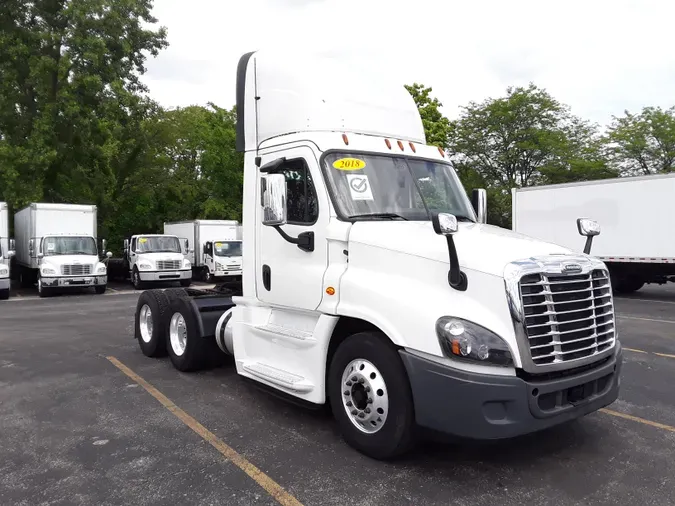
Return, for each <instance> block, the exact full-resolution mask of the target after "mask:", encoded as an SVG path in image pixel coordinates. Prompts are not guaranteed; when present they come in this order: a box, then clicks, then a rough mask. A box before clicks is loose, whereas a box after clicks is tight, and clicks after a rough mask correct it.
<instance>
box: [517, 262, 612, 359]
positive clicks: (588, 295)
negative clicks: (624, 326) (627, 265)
mask: <svg viewBox="0 0 675 506" xmlns="http://www.w3.org/2000/svg"><path fill="white" fill-rule="evenodd" d="M519 288H520V297H521V303H522V308H523V311H524V317H525V332H526V335H527V338H528V344H529V348H530V354H531V357H532V361H533V363H534V364H535V365H539V366H543V365H548V364H553V363H559V362H568V361H572V360H577V359H583V358H586V357H589V356H592V355H594V354H596V353H600V352H603V351H605V350H608V349H609V348H611V347H612V346H613V345H614V340H615V337H616V336H615V325H614V307H613V301H612V292H611V287H610V282H609V276H608V274H607V272H606V271H604V270H601V269H595V270H592V271H590V272H588V273H587V274H575V275H565V274H544V273H537V274H527V275H525V276H523V277H522V278H521V279H520V284H519Z"/></svg>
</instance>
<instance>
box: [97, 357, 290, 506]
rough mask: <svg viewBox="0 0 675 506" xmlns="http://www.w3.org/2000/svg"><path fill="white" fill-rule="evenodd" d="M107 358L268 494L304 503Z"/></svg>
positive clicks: (286, 503) (279, 499) (287, 502)
mask: <svg viewBox="0 0 675 506" xmlns="http://www.w3.org/2000/svg"><path fill="white" fill-rule="evenodd" d="M107 358H108V360H109V361H110V362H111V363H112V364H113V365H114V366H115V367H117V368H118V369H119V370H120V371H122V372H123V373H124V374H126V375H127V376H129V378H131V379H132V380H134V381H135V382H136V383H138V384H139V385H141V386H142V387H143V388H144V389H145V390H146V392H148V393H149V394H150V395H152V396H153V397H154V398H155V399H157V400H158V401H159V402H160V404H162V406H164V407H165V408H166V409H168V410H169V411H170V412H171V413H173V414H174V415H175V416H176V418H178V419H179V420H180V421H181V422H183V423H184V424H185V425H187V426H188V427H190V428H191V429H192V430H193V431H195V432H196V433H197V434H199V436H200V437H201V438H202V439H204V440H205V441H208V442H209V443H210V444H211V446H213V447H214V448H215V449H216V450H218V451H219V452H220V453H222V454H223V456H225V458H227V459H229V460H230V461H231V462H232V463H233V464H234V465H235V466H237V467H238V468H239V469H241V470H242V471H244V472H245V473H246V474H248V475H249V476H250V477H251V478H252V479H253V480H254V481H255V482H256V483H257V484H258V485H260V486H261V487H262V488H263V489H265V491H266V492H267V493H268V494H270V495H271V496H272V497H274V499H276V500H277V502H278V503H279V504H282V505H284V506H302V503H300V501H298V500H297V499H296V498H295V497H293V496H292V495H291V494H289V493H288V492H286V490H284V489H283V488H282V487H281V485H279V484H278V483H277V482H275V481H274V480H273V479H272V478H270V477H269V476H267V475H266V474H265V473H263V472H262V471H261V470H260V469H258V468H257V467H256V466H254V465H253V464H251V463H250V462H249V461H248V460H246V458H245V457H244V456H242V455H241V454H239V453H237V452H236V451H235V450H234V449H233V448H231V447H230V446H228V445H227V444H225V443H224V442H223V441H221V440H220V439H218V437H217V436H216V435H215V434H213V433H212V432H210V431H209V430H208V429H207V428H206V427H204V426H203V425H202V424H201V423H199V422H198V421H197V420H195V419H194V418H192V417H191V416H190V415H188V414H187V413H186V412H185V411H183V410H182V409H180V408H179V407H178V406H176V405H175V404H174V403H173V402H171V400H170V399H169V398H168V397H166V396H165V395H164V394H163V393H162V392H160V391H159V390H157V389H156V388H155V387H153V386H152V385H151V384H150V383H148V382H147V381H145V380H144V379H143V378H141V377H140V376H139V375H138V374H136V373H135V372H134V371H132V370H131V369H129V368H128V367H127V366H126V365H124V364H123V363H122V362H120V361H119V360H117V359H116V358H115V357H107Z"/></svg>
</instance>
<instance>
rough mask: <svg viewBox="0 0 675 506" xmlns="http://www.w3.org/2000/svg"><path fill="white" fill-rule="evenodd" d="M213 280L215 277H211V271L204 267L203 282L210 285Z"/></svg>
mask: <svg viewBox="0 0 675 506" xmlns="http://www.w3.org/2000/svg"><path fill="white" fill-rule="evenodd" d="M212 279H213V276H212V275H211V269H209V268H208V267H204V268H203V269H202V281H204V282H205V283H209V282H210V281H211V280H212Z"/></svg>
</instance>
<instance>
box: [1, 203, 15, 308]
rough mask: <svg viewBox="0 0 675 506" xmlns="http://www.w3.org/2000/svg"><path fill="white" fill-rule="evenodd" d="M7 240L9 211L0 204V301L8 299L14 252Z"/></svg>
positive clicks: (4, 204) (3, 204)
mask: <svg viewBox="0 0 675 506" xmlns="http://www.w3.org/2000/svg"><path fill="white" fill-rule="evenodd" d="M11 246H12V245H11V244H10V239H9V210H8V208H7V203H6V202H0V300H4V299H8V298H9V292H10V264H11V259H12V256H13V255H14V251H13V249H12V248H11Z"/></svg>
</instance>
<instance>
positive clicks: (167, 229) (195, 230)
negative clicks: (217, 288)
mask: <svg viewBox="0 0 675 506" xmlns="http://www.w3.org/2000/svg"><path fill="white" fill-rule="evenodd" d="M164 233H165V234H172V235H176V236H178V237H187V238H188V240H189V242H190V245H191V247H190V249H189V252H188V255H187V258H188V260H189V261H190V262H191V263H192V275H193V277H197V278H198V279H201V280H202V281H207V282H208V281H211V280H213V279H217V280H223V281H226V282H241V273H242V268H241V234H242V230H241V225H239V222H238V221H234V220H193V221H181V222H174V223H165V224H164Z"/></svg>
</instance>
